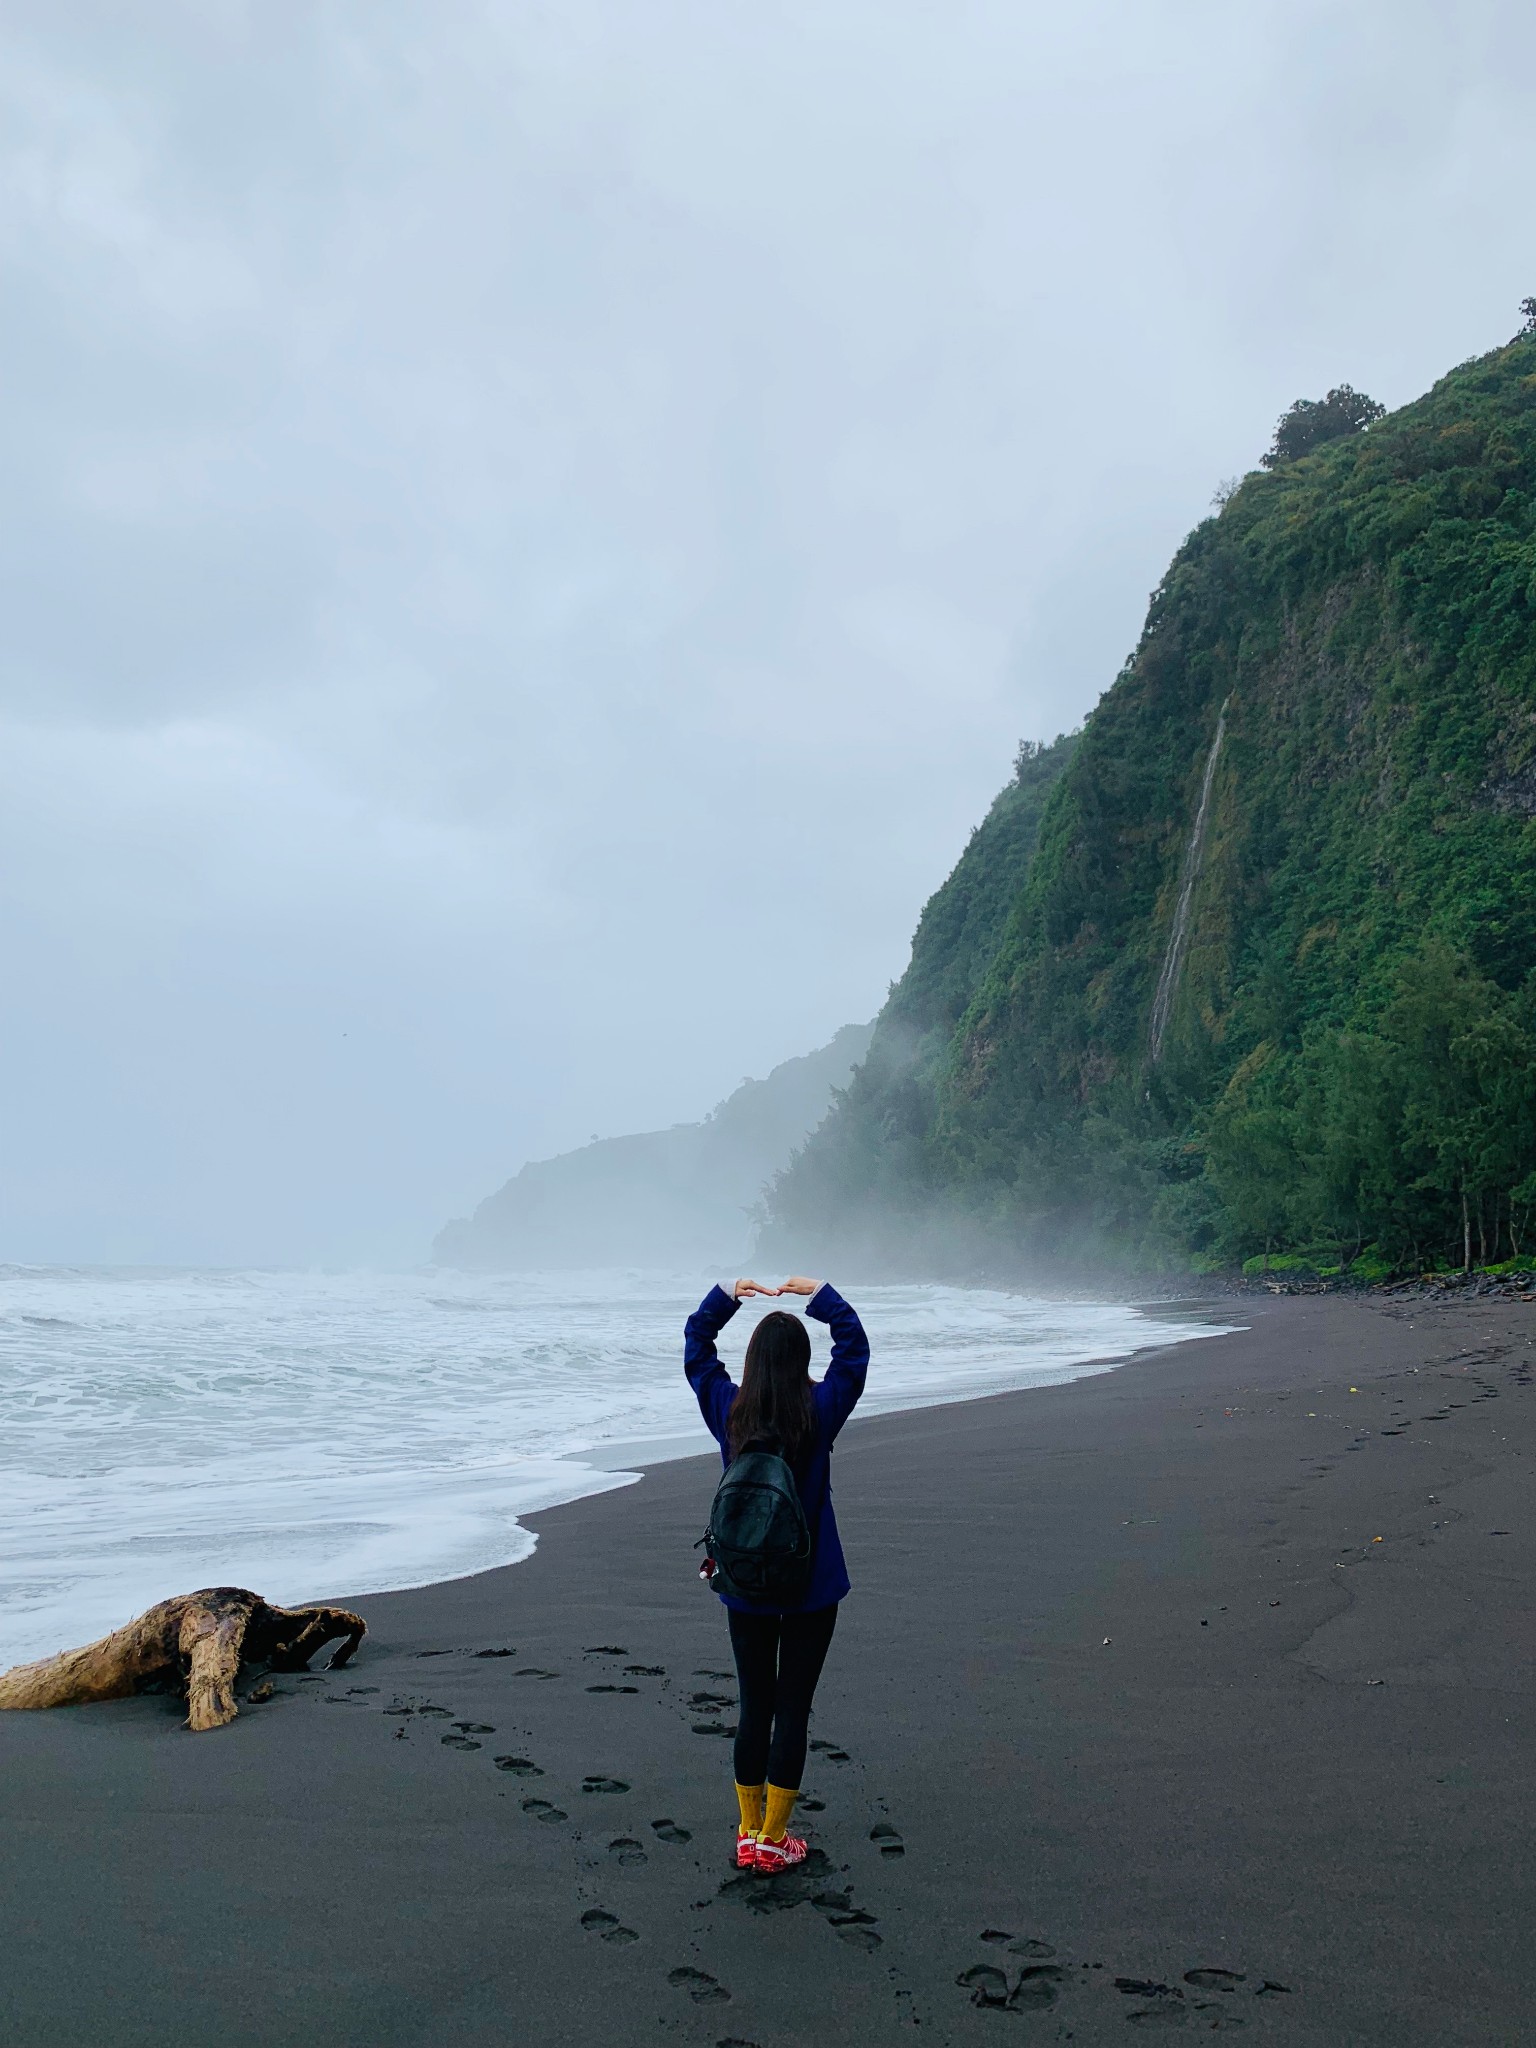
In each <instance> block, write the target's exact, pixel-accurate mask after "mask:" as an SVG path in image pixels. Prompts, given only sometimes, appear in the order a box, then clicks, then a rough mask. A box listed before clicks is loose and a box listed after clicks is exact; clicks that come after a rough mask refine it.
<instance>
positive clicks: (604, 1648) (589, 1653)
mask: <svg viewBox="0 0 1536 2048" xmlns="http://www.w3.org/2000/svg"><path fill="white" fill-rule="evenodd" d="M582 1655H583V1656H584V1657H627V1656H628V1655H629V1652H628V1650H626V1649H625V1647H624V1645H623V1644H622V1643H588V1645H587V1647H586V1649H585V1650H583V1652H582Z"/></svg>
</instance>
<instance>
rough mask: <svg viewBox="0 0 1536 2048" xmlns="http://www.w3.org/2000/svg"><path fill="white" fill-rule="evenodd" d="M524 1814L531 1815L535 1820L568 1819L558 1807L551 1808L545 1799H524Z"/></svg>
mask: <svg viewBox="0 0 1536 2048" xmlns="http://www.w3.org/2000/svg"><path fill="white" fill-rule="evenodd" d="M523 1811H524V1813H531V1814H532V1815H533V1817H534V1819H535V1820H548V1821H558V1820H565V1819H566V1818H568V1816H567V1815H565V1814H564V1813H562V1812H561V1810H560V1808H559V1807H558V1806H551V1805H550V1803H549V1801H548V1800H547V1799H525V1800H524V1801H523Z"/></svg>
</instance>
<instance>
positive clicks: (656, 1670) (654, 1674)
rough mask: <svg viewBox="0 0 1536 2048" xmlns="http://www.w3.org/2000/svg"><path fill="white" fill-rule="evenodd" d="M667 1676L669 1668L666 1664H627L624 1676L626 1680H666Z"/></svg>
mask: <svg viewBox="0 0 1536 2048" xmlns="http://www.w3.org/2000/svg"><path fill="white" fill-rule="evenodd" d="M666 1675H667V1667H666V1665H665V1664H626V1665H625V1666H624V1676H625V1677H626V1678H665V1677H666Z"/></svg>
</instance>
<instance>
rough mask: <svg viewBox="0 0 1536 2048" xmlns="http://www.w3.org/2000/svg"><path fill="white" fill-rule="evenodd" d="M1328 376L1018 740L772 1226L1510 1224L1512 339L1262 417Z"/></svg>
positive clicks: (863, 1249) (1531, 546)
mask: <svg viewBox="0 0 1536 2048" xmlns="http://www.w3.org/2000/svg"><path fill="white" fill-rule="evenodd" d="M1339 399H1342V400H1344V401H1345V404H1344V407H1343V410H1344V412H1346V413H1347V412H1349V411H1351V410H1353V411H1354V412H1355V413H1356V414H1357V415H1358V417H1357V418H1356V419H1355V421H1354V424H1353V425H1349V424H1346V425H1345V426H1344V428H1343V429H1342V430H1341V431H1339V432H1336V433H1335V432H1334V431H1333V427H1336V426H1337V424H1338V415H1339V411H1340V409H1339V407H1338V406H1332V410H1331V411H1330V413H1329V415H1328V417H1329V420H1330V421H1331V422H1332V424H1331V425H1330V427H1329V433H1328V436H1327V437H1325V438H1323V439H1322V440H1321V441H1319V440H1318V439H1317V438H1316V436H1315V435H1314V436H1313V437H1312V439H1311V441H1310V443H1309V446H1308V452H1304V453H1300V454H1298V455H1295V456H1293V457H1287V456H1285V455H1284V454H1283V453H1281V452H1280V451H1281V441H1282V436H1283V435H1284V433H1285V429H1286V421H1282V422H1281V430H1280V433H1279V434H1277V439H1276V447H1275V449H1274V450H1272V451H1271V452H1272V455H1273V456H1274V458H1275V459H1274V460H1273V462H1272V463H1271V464H1270V465H1269V466H1268V467H1267V468H1266V469H1265V470H1262V471H1254V472H1253V473H1251V474H1250V475H1249V476H1248V477H1247V478H1245V479H1244V480H1243V481H1242V483H1241V484H1240V485H1239V486H1238V487H1237V488H1236V489H1235V490H1233V491H1232V492H1231V493H1230V494H1229V495H1228V496H1227V498H1226V500H1225V502H1224V503H1223V505H1222V507H1221V510H1220V513H1219V515H1218V516H1215V517H1213V518H1210V519H1207V520H1206V521H1204V522H1203V523H1202V524H1201V525H1200V526H1199V527H1198V528H1196V530H1195V531H1194V532H1193V533H1192V534H1191V535H1190V537H1189V539H1188V540H1187V541H1186V542H1185V544H1184V546H1183V547H1182V548H1181V549H1180V551H1179V553H1178V555H1177V556H1176V558H1175V560H1174V562H1173V564H1172V566H1171V567H1170V569H1169V571H1168V573H1167V575H1166V576H1165V578H1164V580H1163V582H1162V584H1161V585H1160V587H1159V588H1158V590H1157V591H1156V592H1155V593H1154V595H1153V598H1152V603H1151V609H1150V612H1149V614H1148V618H1147V622H1146V627H1145V630H1144V632H1143V635H1142V639H1141V642H1140V644H1139V646H1138V648H1137V650H1136V652H1135V654H1134V655H1133V657H1132V658H1131V660H1130V661H1129V663H1128V664H1127V666H1126V668H1125V670H1124V671H1123V673H1122V674H1121V675H1120V677H1119V678H1118V679H1117V681H1116V682H1115V684H1114V685H1113V687H1112V688H1111V689H1110V690H1109V691H1108V692H1107V693H1106V694H1105V696H1104V697H1103V698H1102V699H1101V701H1100V703H1099V704H1098V706H1097V707H1096V709H1095V710H1094V712H1093V715H1092V717H1091V718H1090V719H1089V720H1088V722H1087V725H1086V726H1085V728H1084V731H1083V733H1082V735H1081V737H1080V738H1078V739H1077V740H1076V741H1075V742H1073V741H1060V742H1058V743H1057V744H1056V745H1055V746H1054V747H1051V748H1047V749H1043V750H1039V751H1037V752H1033V753H1026V756H1025V757H1024V758H1023V759H1021V762H1020V766H1019V773H1018V776H1017V777H1016V779H1015V781H1014V782H1013V783H1012V784H1010V786H1009V788H1008V789H1007V790H1005V791H1004V793H1003V795H1002V796H1001V797H1000V798H999V799H998V802H997V804H996V805H994V807H993V810H992V813H991V814H990V816H989V817H988V819H987V821H986V823H985V824H984V825H983V826H982V827H981V828H980V829H979V830H978V831H977V833H976V834H975V835H974V837H973V839H972V841H971V844H970V846H969V847H968V848H967V850H966V852H965V854H964V856H963V857H962V859H961V861H960V863H959V865H958V866H957V868H956V870H955V872H954V874H953V875H952V876H951V877H950V879H949V881H948V882H947V883H946V884H945V886H944V888H943V889H941V890H940V892H939V893H938V895H937V896H935V897H934V899H933V900H932V902H931V903H930V904H929V905H928V907H927V909H926V910H925V911H924V913H923V918H922V922H921V924H920V925H919V928H918V932H917V936H916V939H915V942H914V946H913V956H912V963H911V966H910V967H909V969H908V971H907V973H906V975H905V976H904V977H903V979H902V980H901V982H899V983H898V984H897V986H896V987H895V989H894V990H893V991H892V994H891V998H890V1001H889V1003H888V1004H887V1007H886V1009H885V1011H884V1012H883V1013H882V1016H881V1018H880V1020H879V1023H878V1026H877V1030H876V1035H875V1040H874V1044H873V1047H872V1049H871V1053H870V1056H869V1059H868V1060H867V1061H866V1063H865V1065H864V1067H863V1068H862V1069H861V1070H860V1072H859V1073H858V1074H857V1075H856V1076H855V1078H854V1080H853V1083H852V1084H851V1086H850V1087H849V1089H848V1090H847V1091H846V1093H845V1094H844V1095H843V1096H842V1097H841V1098H840V1101H839V1105H838V1108H837V1110H836V1112H835V1113H834V1115H833V1116H832V1117H831V1118H829V1120H828V1121H827V1123H826V1124H825V1125H823V1127H822V1128H821V1130H820V1131H819V1132H818V1133H817V1134H816V1136H815V1137H814V1138H813V1139H812V1141H811V1142H810V1143H809V1145H807V1146H806V1148H805V1149H804V1150H803V1151H802V1152H801V1153H800V1154H799V1155H798V1156H797V1158H796V1160H795V1161H794V1162H793V1164H792V1165H791V1168H790V1169H789V1171H788V1172H787V1173H785V1174H784V1175H782V1176H781V1177H780V1179H779V1181H778V1182H777V1184H776V1185H775V1187H774V1189H773V1191H772V1195H771V1198H770V1204H769V1214H768V1220H767V1234H768V1236H769V1238H770V1239H771V1240H773V1239H778V1240H783V1241H784V1242H785V1243H786V1244H788V1243H789V1242H791V1241H793V1242H794V1243H795V1244H803V1243H804V1242H805V1241H806V1239H807V1237H808V1236H809V1235H811V1234H814V1235H815V1237H816V1238H817V1240H818V1241H821V1242H823V1243H825V1244H826V1245H827V1246H828V1247H829V1249H830V1248H837V1249H838V1250H840V1251H841V1252H842V1253H843V1255H844V1256H845V1257H858V1256H862V1257H865V1258H870V1257H873V1256H882V1255H883V1256H884V1257H886V1258H887V1259H895V1258H898V1257H902V1258H911V1257H912V1256H914V1254H915V1255H916V1256H917V1257H918V1258H920V1259H921V1261H922V1262H923V1263H924V1264H925V1265H926V1266H928V1267H929V1268H930V1269H935V1268H937V1269H940V1270H942V1269H943V1268H944V1267H945V1266H948V1265H953V1264H955V1263H958V1262H961V1261H964V1262H965V1263H969V1264H974V1263H976V1261H977V1255H978V1247H980V1248H982V1251H983V1255H984V1257H985V1259H986V1260H987V1261H988V1262H991V1263H997V1262H999V1261H1003V1260H1006V1261H1008V1262H1010V1263H1013V1264H1014V1265H1016V1266H1019V1267H1025V1266H1028V1265H1030V1264H1035V1263H1040V1262H1043V1261H1044V1260H1046V1259H1052V1260H1060V1259H1061V1258H1063V1257H1067V1256H1080V1257H1082V1258H1084V1259H1087V1258H1101V1257H1103V1256H1104V1255H1106V1254H1110V1255H1114V1256H1118V1257H1121V1258H1123V1259H1125V1260H1127V1261H1128V1262H1131V1263H1134V1264H1138V1265H1147V1264H1156V1263H1163V1264H1167V1263H1187V1262H1189V1261H1190V1260H1191V1259H1193V1260H1194V1261H1195V1263H1197V1264H1200V1263H1204V1264H1211V1265H1214V1264H1227V1263H1235V1262H1237V1261H1240V1260H1249V1259H1253V1260H1259V1261H1263V1260H1266V1259H1273V1258H1285V1257H1291V1258H1295V1257H1298V1256H1304V1257H1306V1258H1308V1259H1310V1260H1312V1261H1313V1262H1314V1263H1319V1264H1339V1265H1348V1264H1351V1263H1354V1264H1355V1265H1356V1268H1357V1270H1360V1271H1366V1272H1371V1271H1375V1272H1380V1271H1385V1270H1387V1269H1392V1268H1402V1267H1409V1266H1412V1267H1418V1266H1423V1265H1430V1264H1436V1263H1456V1264H1460V1263H1462V1262H1463V1260H1464V1259H1470V1260H1473V1261H1478V1260H1481V1261H1485V1262H1492V1261H1495V1260H1498V1259H1501V1258H1502V1259H1509V1258H1522V1257H1526V1256H1528V1255H1529V1253H1530V1252H1531V1250H1532V1249H1533V1248H1532V1246H1531V1245H1530V1243H1529V1239H1528V1236H1527V1232H1528V1231H1536V822H1533V820H1536V335H1533V334H1531V332H1530V331H1529V330H1527V332H1526V333H1524V334H1522V335H1521V336H1519V337H1517V338H1516V339H1515V340H1514V341H1513V342H1511V343H1510V344H1508V345H1507V346H1506V347H1504V348H1501V349H1497V350H1495V351H1494V352H1493V353H1492V354H1490V355H1488V356H1485V357H1483V358H1481V359H1478V360H1475V361H1472V362H1469V363H1465V364H1462V365H1461V366H1459V367H1458V368H1457V369H1455V370H1453V371H1452V372H1451V373H1450V374H1449V375H1448V376H1446V377H1444V378H1443V379H1442V380H1441V381H1440V382H1439V383H1438V384H1437V385H1436V386H1435V387H1434V389H1433V390H1432V391H1430V392H1429V393H1428V394H1427V395H1426V396H1425V397H1424V398H1422V399H1420V400H1418V401H1417V402H1415V403H1414V404H1412V405H1409V406H1406V407H1404V408H1403V409H1402V410H1401V411H1400V412H1397V413H1394V414H1391V415H1388V416H1386V417H1375V416H1374V414H1375V408H1373V407H1372V406H1371V403H1370V401H1368V400H1362V399H1360V397H1359V394H1356V393H1351V392H1349V391H1348V387H1340V390H1339V392H1336V393H1330V394H1329V399H1328V400H1324V401H1319V402H1318V405H1317V407H1314V408H1312V409H1311V411H1310V412H1309V411H1308V410H1307V409H1306V408H1293V409H1292V413H1291V414H1288V415H1287V420H1290V421H1292V422H1294V421H1295V420H1296V418H1297V415H1298V412H1299V413H1300V414H1301V417H1302V419H1303V420H1304V421H1305V420H1307V419H1313V424H1316V423H1317V422H1316V420H1315V419H1314V418H1313V415H1315V413H1316V412H1317V410H1318V408H1319V407H1322V408H1326V407H1330V406H1331V405H1332V401H1334V400H1339ZM1301 438H1302V439H1303V440H1305V439H1306V436H1305V435H1302V436H1301ZM1202 796H1204V799H1205V802H1204V803H1203V804H1202ZM1197 817H1198V819H1199V822H1200V827H1201V829H1200V830H1199V832H1198V833H1197V832H1196V830H1195V826H1196V820H1197ZM1171 941H1172V943H1170V942H1171ZM1160 982H1161V984H1162V993H1161V995H1160V996H1159V983H1160ZM1155 1003H1156V1006H1157V1009H1158V1010H1159V1012H1161V1013H1162V1014H1160V1015H1158V1016H1154V1005H1155Z"/></svg>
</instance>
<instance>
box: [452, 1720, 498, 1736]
mask: <svg viewBox="0 0 1536 2048" xmlns="http://www.w3.org/2000/svg"><path fill="white" fill-rule="evenodd" d="M453 1725H454V1727H455V1728H457V1729H458V1731H459V1733H460V1734H461V1735H494V1734H495V1733H496V1730H495V1729H494V1728H493V1727H492V1726H491V1724H490V1722H489V1721H455V1722H454V1724H453Z"/></svg>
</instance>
